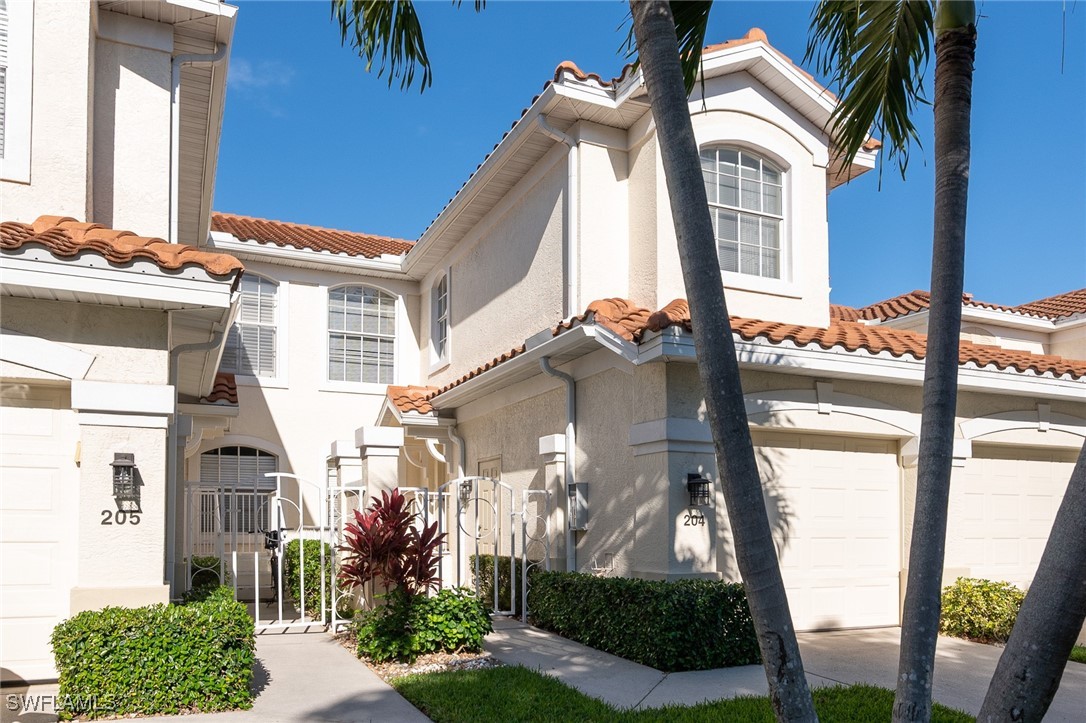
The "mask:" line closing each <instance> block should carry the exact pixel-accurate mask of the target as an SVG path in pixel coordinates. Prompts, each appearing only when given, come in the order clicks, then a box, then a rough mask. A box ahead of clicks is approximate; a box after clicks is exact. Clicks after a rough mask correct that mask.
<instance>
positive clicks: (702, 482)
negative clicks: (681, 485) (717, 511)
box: [686, 472, 712, 507]
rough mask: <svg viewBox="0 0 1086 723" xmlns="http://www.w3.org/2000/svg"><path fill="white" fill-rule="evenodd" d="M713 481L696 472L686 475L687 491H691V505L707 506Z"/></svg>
mask: <svg viewBox="0 0 1086 723" xmlns="http://www.w3.org/2000/svg"><path fill="white" fill-rule="evenodd" d="M711 487H712V482H710V481H709V480H707V479H705V478H704V477H702V476H701V475H700V474H698V473H696V472H691V473H689V474H687V475H686V491H687V492H689V493H690V506H691V507H707V506H708V505H709V494H710V489H711Z"/></svg>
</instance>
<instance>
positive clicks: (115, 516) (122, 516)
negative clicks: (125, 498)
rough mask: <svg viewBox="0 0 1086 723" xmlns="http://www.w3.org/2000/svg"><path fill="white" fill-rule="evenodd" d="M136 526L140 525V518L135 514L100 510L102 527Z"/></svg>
mask: <svg viewBox="0 0 1086 723" xmlns="http://www.w3.org/2000/svg"><path fill="white" fill-rule="evenodd" d="M125 523H127V524H129V525H138V524H139V523H140V516H139V513H137V512H125V511H124V510H117V511H116V512H114V511H113V510H102V524H103V525H113V524H117V525H123V524H125Z"/></svg>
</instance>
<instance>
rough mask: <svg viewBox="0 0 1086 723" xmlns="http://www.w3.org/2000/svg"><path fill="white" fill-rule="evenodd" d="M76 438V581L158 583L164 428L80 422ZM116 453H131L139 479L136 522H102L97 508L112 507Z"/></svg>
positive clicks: (81, 584) (95, 584)
mask: <svg viewBox="0 0 1086 723" xmlns="http://www.w3.org/2000/svg"><path fill="white" fill-rule="evenodd" d="M80 438H81V439H80V442H81V455H80V465H79V466H80V482H79V563H78V583H77V584H78V586H79V587H88V588H102V587H152V586H161V585H162V570H163V567H162V561H163V554H164V547H163V539H164V535H165V519H166V515H165V494H166V430H165V429H141V428H136V427H100V426H82V427H81V428H80ZM116 452H130V453H133V454H134V455H135V461H136V466H137V468H138V470H139V474H140V477H141V478H142V480H143V483H144V484H143V487H142V488H141V508H142V510H143V512H142V514H141V515H140V521H139V524H131V521H127V522H125V523H124V524H109V525H106V524H103V521H104V520H106V516H104V515H103V514H102V511H103V510H111V511H115V510H116V503H115V502H114V500H113V480H112V467H110V465H109V463H110V462H112V461H113V455H114V453H116Z"/></svg>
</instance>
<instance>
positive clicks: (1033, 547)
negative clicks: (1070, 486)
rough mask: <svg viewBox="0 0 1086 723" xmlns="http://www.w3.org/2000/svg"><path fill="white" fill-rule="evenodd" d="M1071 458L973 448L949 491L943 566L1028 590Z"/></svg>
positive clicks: (1044, 452) (1045, 452)
mask: <svg viewBox="0 0 1086 723" xmlns="http://www.w3.org/2000/svg"><path fill="white" fill-rule="evenodd" d="M1076 456H1077V455H1076V453H1075V452H1074V451H1071V450H1051V451H1049V450H1043V449H1022V448H1015V447H996V446H981V445H975V446H974V447H973V457H972V458H970V459H968V460H966V463H965V467H960V468H955V470H954V476H953V478H952V482H951V486H950V516H949V519H948V522H947V567H960V568H968V570H969V573H968V574H969V575H970V576H972V577H983V578H988V579H990V580H1006V581H1008V582H1012V583H1014V584H1015V585H1018V586H1020V587H1025V586H1027V585H1028V584H1029V582H1030V581H1031V580H1032V579H1033V575H1034V573H1035V572H1036V570H1037V563H1038V562H1040V560H1041V553H1043V552H1044V548H1045V543H1046V542H1047V541H1048V533H1049V532H1050V531H1051V530H1052V520H1054V519H1055V517H1056V510H1057V509H1059V506H1060V501H1061V500H1062V499H1063V493H1064V490H1066V489H1067V480H1068V479H1070V477H1071V469H1072V468H1073V467H1074V466H1075V458H1076Z"/></svg>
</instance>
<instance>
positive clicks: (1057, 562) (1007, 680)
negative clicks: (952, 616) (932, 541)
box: [977, 445, 1086, 723]
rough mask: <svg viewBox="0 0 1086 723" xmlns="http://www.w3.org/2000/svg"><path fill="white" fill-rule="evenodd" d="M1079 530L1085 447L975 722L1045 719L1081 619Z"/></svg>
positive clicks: (1085, 487) (1082, 543)
mask: <svg viewBox="0 0 1086 723" xmlns="http://www.w3.org/2000/svg"><path fill="white" fill-rule="evenodd" d="M1084 530H1086V445H1084V446H1083V448H1082V451H1081V452H1080V453H1079V455H1078V462H1077V463H1076V464H1075V469H1074V471H1073V472H1071V481H1070V482H1068V483H1067V492H1065V493H1064V495H1063V502H1062V503H1061V504H1060V509H1059V512H1057V513H1056V520H1055V522H1053V523H1052V534H1050V535H1049V536H1048V543H1047V544H1046V545H1045V552H1044V555H1042V556H1041V564H1040V565H1039V566H1038V568H1037V575H1036V576H1035V577H1034V578H1033V584H1032V585H1030V588H1029V592H1028V593H1026V599H1025V601H1023V603H1022V609H1021V610H1019V611H1018V619H1017V620H1016V621H1015V623H1014V629H1013V630H1012V631H1011V637H1010V640H1008V641H1007V647H1006V649H1005V650H1004V651H1003V655H1001V656H1000V657H999V665H998V666H996V671H995V674H994V675H993V676H992V682H991V684H990V685H989V686H988V694H987V695H986V696H985V697H984V704H983V705H982V706H981V708H980V716H978V717H977V720H979V721H1023V722H1025V723H1029V721H1040V720H1041V719H1042V718H1044V715H1045V712H1046V711H1047V710H1048V706H1049V705H1050V704H1051V703H1052V697H1053V696H1054V695H1056V689H1057V688H1059V686H1060V678H1062V677H1063V668H1064V666H1065V665H1067V657H1068V656H1069V655H1070V654H1071V648H1072V647H1074V644H1075V638H1076V637H1077V636H1078V634H1079V631H1081V630H1082V624H1083V621H1084V620H1086V534H1084V532H1083V531H1084Z"/></svg>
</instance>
